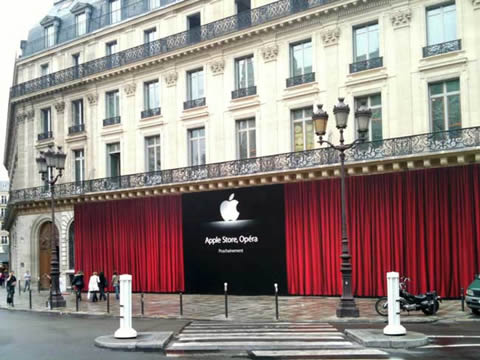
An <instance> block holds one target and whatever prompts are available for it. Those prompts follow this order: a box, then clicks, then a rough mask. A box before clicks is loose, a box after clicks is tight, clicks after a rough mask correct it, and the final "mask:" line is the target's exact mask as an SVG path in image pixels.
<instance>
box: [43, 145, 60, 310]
mask: <svg viewBox="0 0 480 360" xmlns="http://www.w3.org/2000/svg"><path fill="white" fill-rule="evenodd" d="M66 157H67V155H66V154H65V153H63V152H62V148H61V146H59V147H58V151H55V150H54V148H53V146H52V145H50V146H49V148H48V150H47V151H45V152H40V156H39V157H38V158H37V159H36V160H37V165H38V170H39V173H40V174H41V175H42V180H43V181H44V182H45V185H50V191H51V194H52V196H51V205H52V232H51V243H50V248H51V253H52V256H51V260H50V281H51V286H50V299H51V304H50V306H51V308H52V309H53V308H57V307H65V306H66V304H67V303H66V301H65V299H64V298H63V296H62V293H61V291H60V281H59V275H60V269H59V264H58V252H57V246H56V241H55V183H56V182H57V180H58V179H59V178H60V177H61V176H62V171H63V169H64V168H65V158H66ZM54 169H57V171H58V174H57V175H56V176H54V175H55V174H54Z"/></svg>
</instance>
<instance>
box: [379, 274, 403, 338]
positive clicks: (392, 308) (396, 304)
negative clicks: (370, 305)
mask: <svg viewBox="0 0 480 360" xmlns="http://www.w3.org/2000/svg"><path fill="white" fill-rule="evenodd" d="M399 285H400V283H399V276H398V273H397V272H389V273H387V293H388V325H387V326H386V327H385V328H384V329H383V333H384V334H385V335H405V334H406V333H407V330H406V329H405V328H404V327H403V326H402V325H401V324H400V291H399V289H400V286H399Z"/></svg>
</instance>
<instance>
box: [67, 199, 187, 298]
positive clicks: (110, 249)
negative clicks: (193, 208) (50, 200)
mask: <svg viewBox="0 0 480 360" xmlns="http://www.w3.org/2000/svg"><path fill="white" fill-rule="evenodd" d="M75 266H76V268H77V269H79V270H82V271H83V272H84V273H85V275H86V276H85V280H86V281H88V278H89V276H90V275H91V274H92V272H93V271H96V272H100V271H104V272H105V275H106V276H107V279H108V280H109V282H110V279H111V276H112V273H113V271H117V273H119V274H131V275H132V290H133V291H145V292H176V291H183V290H184V273H183V231H182V201H181V197H180V196H164V197H155V198H144V199H135V200H119V201H109V202H99V203H84V204H79V205H76V206H75Z"/></svg>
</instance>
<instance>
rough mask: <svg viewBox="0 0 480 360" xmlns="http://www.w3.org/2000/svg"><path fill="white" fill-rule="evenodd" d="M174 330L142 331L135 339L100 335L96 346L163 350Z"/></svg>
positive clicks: (129, 349)
mask: <svg viewBox="0 0 480 360" xmlns="http://www.w3.org/2000/svg"><path fill="white" fill-rule="evenodd" d="M172 336H173V332H171V331H164V332H140V333H138V334H137V337H136V338H134V339H116V338H115V337H114V336H113V335H106V336H99V337H97V338H96V339H95V346H97V347H99V348H104V349H112V350H124V351H161V350H163V349H165V347H166V346H167V344H168V342H169V341H170V339H171V338H172Z"/></svg>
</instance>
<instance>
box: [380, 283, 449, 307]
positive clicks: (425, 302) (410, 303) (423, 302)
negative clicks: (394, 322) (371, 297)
mask: <svg viewBox="0 0 480 360" xmlns="http://www.w3.org/2000/svg"><path fill="white" fill-rule="evenodd" d="M408 281H410V279H409V278H407V277H402V278H401V279H400V300H399V301H400V310H402V311H408V312H410V311H415V310H422V311H423V313H424V314H425V315H435V314H436V313H437V311H438V309H439V308H440V302H441V301H442V299H441V298H440V296H438V295H437V292H436V291H432V292H427V293H426V294H420V295H413V294H410V293H409V292H408V291H407V282H408ZM375 310H376V311H377V313H378V314H379V315H381V316H387V315H388V298H387V297H381V298H380V299H378V300H377V302H376V303H375Z"/></svg>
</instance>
